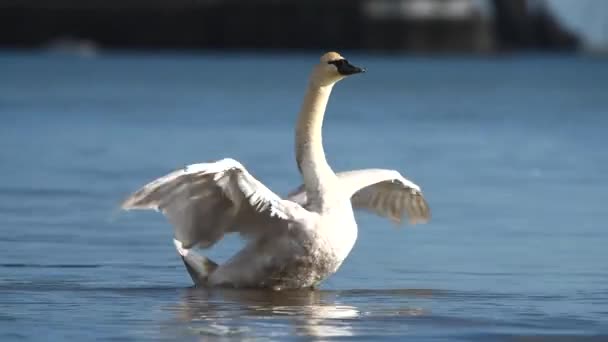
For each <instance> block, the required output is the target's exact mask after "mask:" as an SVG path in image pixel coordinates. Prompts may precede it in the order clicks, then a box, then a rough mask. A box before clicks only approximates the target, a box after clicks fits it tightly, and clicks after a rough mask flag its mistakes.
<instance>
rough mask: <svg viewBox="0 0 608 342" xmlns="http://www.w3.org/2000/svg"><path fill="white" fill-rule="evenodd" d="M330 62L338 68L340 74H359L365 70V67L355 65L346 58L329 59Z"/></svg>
mask: <svg viewBox="0 0 608 342" xmlns="http://www.w3.org/2000/svg"><path fill="white" fill-rule="evenodd" d="M328 63H329V64H333V65H335V66H336V68H337V69H338V73H340V75H344V76H348V75H353V74H359V73H362V72H365V69H364V68H360V67H358V66H354V65H352V64H350V63H349V62H348V61H347V60H346V59H338V60H336V61H329V62H328Z"/></svg>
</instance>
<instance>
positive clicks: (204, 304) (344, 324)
mask: <svg viewBox="0 0 608 342" xmlns="http://www.w3.org/2000/svg"><path fill="white" fill-rule="evenodd" d="M361 292H363V291H310V290H300V291H279V292H275V291H263V290H232V289H211V290H209V289H196V288H192V289H187V290H185V291H184V293H183V296H182V300H181V302H180V303H179V304H178V305H176V306H172V307H169V308H168V310H170V311H174V312H175V316H176V319H177V320H178V321H181V322H183V323H185V324H187V325H188V328H189V330H190V331H191V332H194V333H196V334H200V335H201V336H234V335H238V336H247V335H249V333H250V332H251V331H250V329H251V327H252V320H254V321H258V322H259V323H260V324H262V325H266V326H268V327H272V326H273V325H277V324H281V325H282V326H283V327H282V329H279V330H278V331H271V335H272V337H280V336H283V335H285V336H287V335H295V336H308V337H348V336H354V335H355V334H354V332H353V322H355V321H356V320H358V319H360V318H363V317H365V316H369V315H371V314H372V313H371V312H370V311H369V310H360V309H359V308H358V307H356V306H354V305H352V304H346V303H344V302H343V301H341V298H342V297H343V296H347V297H348V296H352V295H357V293H361ZM374 292H377V293H378V294H381V293H382V294H384V295H387V294H391V293H392V295H395V294H396V293H398V292H401V294H402V295H408V296H416V295H423V296H428V295H429V293H430V292H431V291H430V290H400V291H374ZM367 309H369V303H368V308H367ZM381 311H383V310H378V312H376V314H381ZM386 313H387V312H384V314H386ZM424 313H425V310H423V309H422V308H419V307H407V308H403V307H400V308H397V309H395V310H393V313H392V314H393V315H399V316H421V315H424ZM285 325H287V326H289V327H290V329H288V330H286V329H285Z"/></svg>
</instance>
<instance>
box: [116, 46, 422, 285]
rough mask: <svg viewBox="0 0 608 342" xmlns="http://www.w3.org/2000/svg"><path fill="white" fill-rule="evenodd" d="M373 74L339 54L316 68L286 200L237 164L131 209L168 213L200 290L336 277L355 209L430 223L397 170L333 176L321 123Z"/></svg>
mask: <svg viewBox="0 0 608 342" xmlns="http://www.w3.org/2000/svg"><path fill="white" fill-rule="evenodd" d="M362 72H365V69H363V68H360V67H357V66H354V65H352V64H351V63H350V62H349V61H348V60H347V59H345V58H344V57H342V56H341V55H340V54H338V53H337V52H328V53H326V54H324V55H323V56H322V57H321V60H320V63H319V64H317V65H316V66H314V68H313V70H312V74H311V76H310V79H309V82H308V88H307V90H306V95H305V96H304V101H303V104H302V107H301V110H300V113H299V117H298V120H297V127H296V131H295V155H296V158H295V159H296V163H297V167H298V170H299V171H300V174H301V176H302V181H303V182H302V185H301V186H299V187H298V188H296V189H295V190H294V191H292V192H290V193H289V194H288V195H287V196H286V197H285V198H282V197H280V196H278V195H277V194H275V193H274V192H272V191H271V190H270V189H268V188H267V187H266V186H264V184H262V183H261V182H260V181H258V180H257V179H256V178H255V177H253V176H252V175H251V174H250V173H249V172H248V171H247V169H246V168H245V167H244V166H243V165H241V163H239V162H238V161H236V160H234V159H230V158H226V159H221V160H218V161H215V162H209V163H199V164H192V165H188V166H186V167H184V168H181V169H178V170H176V171H173V172H171V173H169V174H167V175H165V176H163V177H161V178H158V179H156V180H154V181H152V182H150V183H148V184H146V185H144V186H143V187H142V188H140V189H139V190H137V191H136V192H134V193H133V194H131V195H130V196H129V197H128V198H126V199H125V200H124V202H123V203H122V205H121V208H122V209H123V210H132V209H152V210H156V211H160V212H162V213H163V214H164V215H165V216H166V217H167V219H168V221H169V222H170V223H171V224H172V225H173V227H174V240H173V242H174V244H175V248H176V250H177V252H178V253H179V255H180V256H181V258H182V260H183V262H184V265H185V266H186V269H187V271H188V273H189V274H190V276H191V277H192V280H193V281H194V283H195V285H196V286H201V287H215V286H227V287H234V288H253V287H256V288H271V289H274V290H281V289H295V288H315V287H316V286H318V284H319V283H320V282H321V281H322V280H324V279H326V278H327V277H328V276H330V275H331V274H333V273H335V272H336V271H337V270H338V268H339V267H340V265H341V264H342V262H343V261H344V260H345V259H346V257H347V256H348V254H349V253H350V251H351V249H352V248H353V245H354V244H355V241H356V239H357V223H356V221H355V217H354V213H353V208H355V209H365V210H368V211H371V212H373V213H376V214H378V215H381V216H384V217H387V218H389V219H391V220H392V221H394V222H397V223H399V222H401V221H402V218H403V217H404V216H405V215H407V216H408V218H409V222H410V224H416V223H426V222H427V221H428V220H429V218H430V210H429V207H428V205H427V202H426V200H425V198H424V196H423V194H422V192H421V190H420V187H419V186H418V185H416V184H414V183H413V182H411V181H409V180H407V179H406V178H404V177H403V176H402V175H401V174H400V173H399V172H397V171H395V170H384V169H363V170H355V171H347V172H340V173H334V171H333V170H332V168H331V167H330V166H329V164H328V163H327V160H326V159H325V152H324V150H323V141H322V135H321V131H322V126H323V116H324V115H325V107H326V105H327V102H328V100H329V96H330V94H331V91H332V88H333V86H334V85H335V84H336V83H337V82H338V81H340V80H342V79H344V78H346V77H348V76H350V75H354V74H359V73H362ZM229 233H238V234H240V235H241V236H242V237H244V239H245V241H246V244H245V246H244V247H243V248H242V249H241V250H240V251H239V252H237V253H236V254H235V255H234V256H233V257H231V258H229V260H227V261H226V262H225V263H223V264H221V265H219V264H217V263H215V262H214V261H212V260H210V259H209V258H207V257H205V256H203V255H201V254H199V253H197V252H196V251H195V250H194V249H193V248H195V247H200V248H209V247H211V246H213V245H214V244H215V243H217V242H218V241H219V240H221V239H222V237H223V236H224V235H225V234H229Z"/></svg>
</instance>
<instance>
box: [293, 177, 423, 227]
mask: <svg viewBox="0 0 608 342" xmlns="http://www.w3.org/2000/svg"><path fill="white" fill-rule="evenodd" d="M337 176H338V179H339V181H340V186H341V188H342V191H344V192H345V194H346V195H348V196H351V202H352V205H353V208H356V209H366V210H369V211H371V212H374V213H376V214H378V215H380V216H384V217H388V218H390V219H391V220H393V221H395V222H398V223H400V222H401V221H402V219H403V217H404V215H405V214H407V216H408V221H409V222H410V223H411V224H416V223H426V222H427V221H428V220H429V219H430V216H431V213H430V209H429V206H428V204H427V202H426V200H425V199H424V196H423V195H422V192H421V190H420V187H419V186H418V185H416V184H414V183H412V182H411V181H409V180H407V179H405V178H404V177H403V176H401V174H400V173H399V172H397V171H394V170H383V169H365V170H355V171H346V172H340V173H338V174H337ZM288 198H289V199H290V200H291V201H294V202H296V203H299V204H301V205H305V204H306V201H307V199H306V192H305V191H304V188H303V186H300V187H298V188H297V189H296V190H294V191H293V192H291V193H290V194H289V195H288Z"/></svg>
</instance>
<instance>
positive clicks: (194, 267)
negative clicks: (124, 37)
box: [173, 239, 218, 286]
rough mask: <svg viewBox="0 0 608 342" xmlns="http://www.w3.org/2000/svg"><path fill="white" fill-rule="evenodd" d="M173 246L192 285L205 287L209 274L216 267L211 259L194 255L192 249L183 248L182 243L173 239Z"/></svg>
mask: <svg viewBox="0 0 608 342" xmlns="http://www.w3.org/2000/svg"><path fill="white" fill-rule="evenodd" d="M173 244H174V245H175V249H176V250H177V253H179V255H180V256H181V257H182V261H183V262H184V265H185V266H186V270H187V271H188V274H190V277H191V278H192V281H193V282H194V284H195V285H197V286H205V285H207V278H208V277H209V274H211V273H212V272H213V271H215V269H216V268H217V267H218V265H217V264H216V263H215V262H213V261H212V260H211V259H209V258H207V257H204V256H202V255H200V254H198V253H196V252H195V251H193V250H192V249H186V248H184V247H183V245H182V243H181V242H180V241H178V240H175V239H173Z"/></svg>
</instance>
